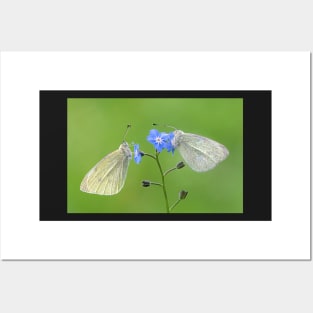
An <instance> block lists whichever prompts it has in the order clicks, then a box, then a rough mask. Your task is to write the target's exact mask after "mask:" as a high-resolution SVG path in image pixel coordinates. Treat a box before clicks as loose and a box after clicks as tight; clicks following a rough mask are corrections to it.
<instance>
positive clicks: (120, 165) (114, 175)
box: [80, 141, 132, 196]
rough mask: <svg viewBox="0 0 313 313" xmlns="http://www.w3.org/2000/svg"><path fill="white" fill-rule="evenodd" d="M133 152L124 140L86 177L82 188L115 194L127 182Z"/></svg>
mask: <svg viewBox="0 0 313 313" xmlns="http://www.w3.org/2000/svg"><path fill="white" fill-rule="evenodd" d="M131 158H132V152H131V150H130V149H129V147H128V143H127V142H126V141H124V142H123V143H122V144H121V145H120V146H119V148H118V149H117V150H115V151H113V152H111V153H109V154H108V155H107V156H105V157H104V158H103V159H102V160H100V161H99V162H98V163H97V164H96V165H95V166H94V167H93V168H92V169H91V170H90V171H89V172H88V173H87V174H86V176H85V177H84V179H83V181H82V182H81V184H80V190H81V191H84V192H88V193H94V194H97V195H107V196H111V195H115V194H117V193H119V192H120V191H121V189H122V188H123V186H124V184H125V180H126V175H127V170H128V165H129V161H130V160H131Z"/></svg>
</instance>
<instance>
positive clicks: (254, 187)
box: [39, 90, 272, 221]
mask: <svg viewBox="0 0 313 313" xmlns="http://www.w3.org/2000/svg"><path fill="white" fill-rule="evenodd" d="M68 98H242V99H243V121H244V122H243V123H244V125H243V130H244V132H243V142H244V146H243V147H244V148H243V213H186V214H184V213H180V214H167V213H164V214H163V213H143V214H141V213H116V214H115V213H70V214H69V213H67V99H68ZM39 106H40V114H39V118H40V126H39V127H40V135H39V141H40V164H39V167H40V174H39V175H40V177H39V180H40V193H39V194H40V199H39V203H40V212H39V220H40V221H271V218H272V205H271V202H272V201H271V199H272V190H271V186H272V182H271V166H272V165H271V151H272V146H271V131H272V125H271V108H272V92H271V91H270V90H248V91H231V90H228V91H211V90H192V91H187V90H171V91H165V90H163V91H162V90H153V91H152V90H150V91H139V90H138V91H137V90H136V91H135V90H131V91H126V90H119V91H111V90H110V91H109V90H106V91H75V90H72V91H71V90H69V91H66V90H62V91H60V90H41V91H39Z"/></svg>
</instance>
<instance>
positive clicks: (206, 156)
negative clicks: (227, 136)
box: [172, 130, 229, 172]
mask: <svg viewBox="0 0 313 313" xmlns="http://www.w3.org/2000/svg"><path fill="white" fill-rule="evenodd" d="M172 145H173V147H174V148H175V149H177V150H178V151H179V153H180V154H181V156H182V157H183V159H184V160H185V162H186V163H187V164H188V165H189V166H190V168H191V169H192V170H194V171H196V172H206V171H208V170H211V169H213V168H214V167H215V166H216V165H217V164H218V163H220V162H222V161H223V160H225V159H226V158H227V156H228V154H229V152H228V150H227V148H226V147H225V146H223V145H222V144H220V143H218V142H216V141H214V140H212V139H209V138H206V137H203V136H200V135H196V134H190V133H184V132H183V131H181V130H175V131H174V138H173V139H172Z"/></svg>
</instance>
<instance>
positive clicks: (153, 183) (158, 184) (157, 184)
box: [150, 181, 162, 187]
mask: <svg viewBox="0 0 313 313" xmlns="http://www.w3.org/2000/svg"><path fill="white" fill-rule="evenodd" d="M150 184H151V185H156V186H160V187H162V184H160V183H155V182H153V181H151V182H150Z"/></svg>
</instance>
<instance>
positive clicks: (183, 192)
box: [179, 190, 188, 200]
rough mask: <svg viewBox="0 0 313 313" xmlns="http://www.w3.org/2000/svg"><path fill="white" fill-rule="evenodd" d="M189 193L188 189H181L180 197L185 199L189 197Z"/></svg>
mask: <svg viewBox="0 0 313 313" xmlns="http://www.w3.org/2000/svg"><path fill="white" fill-rule="evenodd" d="M187 195H188V191H185V190H181V191H180V192H179V199H180V200H184V199H185V198H186V197H187Z"/></svg>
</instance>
